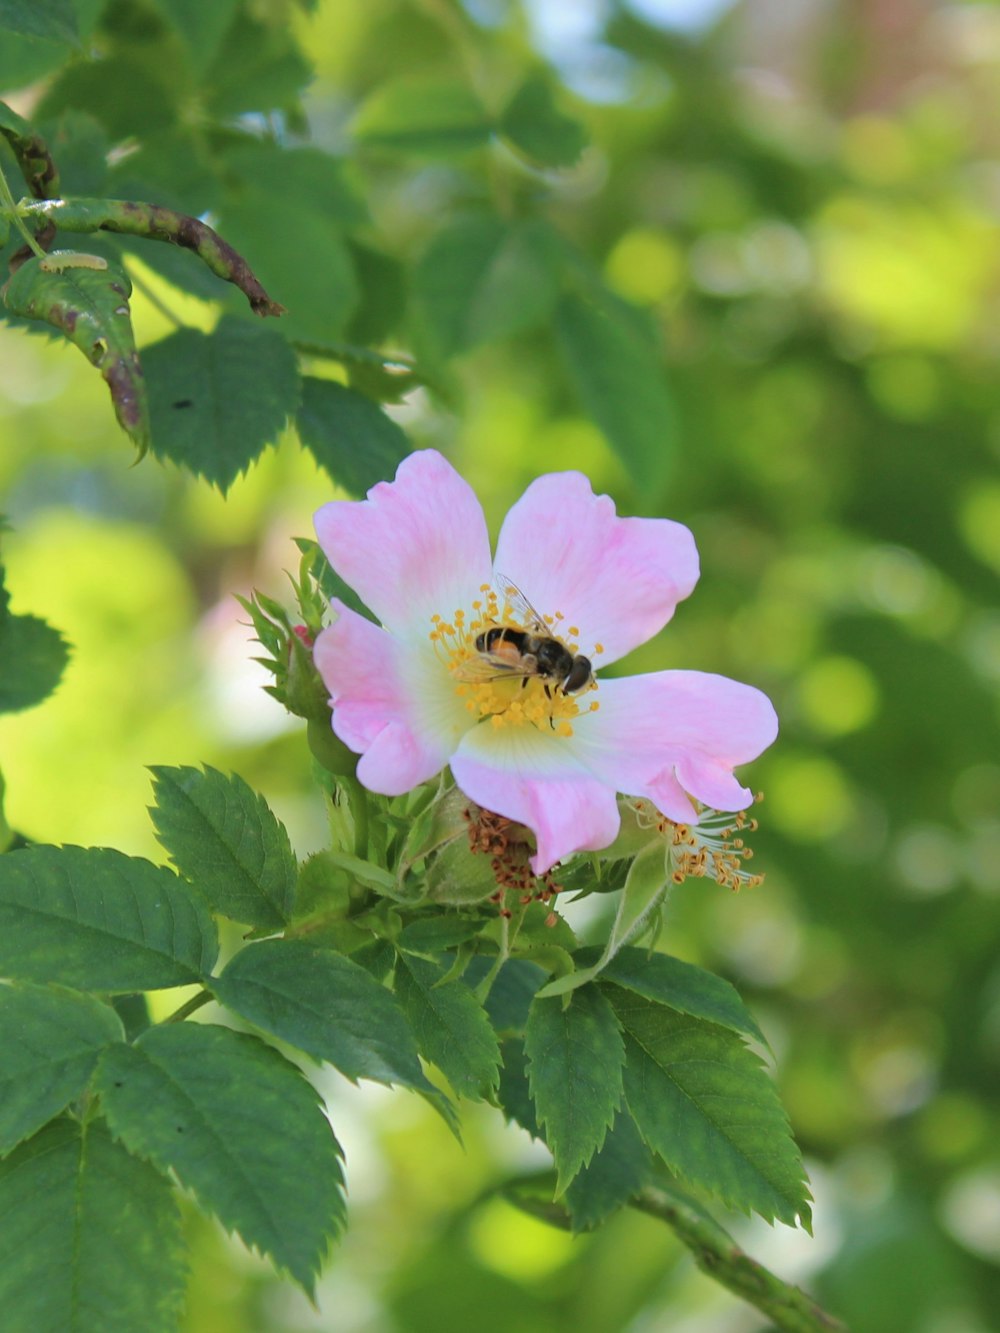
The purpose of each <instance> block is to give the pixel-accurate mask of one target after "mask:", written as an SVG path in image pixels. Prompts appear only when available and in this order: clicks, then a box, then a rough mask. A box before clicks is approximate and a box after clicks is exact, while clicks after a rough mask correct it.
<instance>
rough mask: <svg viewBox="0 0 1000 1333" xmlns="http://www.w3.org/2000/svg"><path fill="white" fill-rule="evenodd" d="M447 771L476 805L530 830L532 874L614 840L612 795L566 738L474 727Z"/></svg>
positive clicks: (515, 729) (529, 729) (615, 821)
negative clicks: (534, 848) (532, 837)
mask: <svg viewBox="0 0 1000 1333" xmlns="http://www.w3.org/2000/svg"><path fill="white" fill-rule="evenodd" d="M451 771H452V773H453V774H454V775H455V781H456V782H457V783H458V785H459V787H460V788H461V789H462V791H463V792H465V794H466V796H469V797H471V798H472V800H474V801H475V802H476V804H477V805H481V806H482V807H483V808H484V809H486V810H493V811H494V812H495V813H496V814H499V815H504V816H506V818H507V819H513V820H516V821H517V822H518V823H520V824H525V825H527V827H528V828H530V829H531V830H532V832H533V833H534V835H535V839H536V842H537V848H538V849H537V852H536V853H535V855H534V856H533V857H532V858H531V867H532V869H533V870H534V872H535V874H536V875H542V874H544V873H545V871H546V870H549V869H551V867H552V866H553V865H555V863H556V862H557V861H561V860H564V859H565V858H566V857H567V856H570V855H571V854H572V853H573V852H579V851H593V850H596V849H597V848H599V847H606V846H607V845H608V844H609V843H611V842H613V841H614V840H615V838H616V836H617V834H618V829H619V825H620V817H619V814H618V804H617V801H616V798H615V792H614V789H613V788H612V787H609V786H608V785H607V784H606V783H605V782H603V781H602V780H601V779H600V778H595V777H592V776H591V775H590V774H588V773H587V772H586V770H584V769H583V768H582V767H581V766H580V765H579V763H578V762H577V760H576V759H575V757H574V755H573V753H572V751H571V750H570V748H569V747H568V746H567V744H566V738H564V737H558V736H555V735H547V734H545V733H544V732H541V731H536V730H535V729H534V728H532V727H501V728H499V729H495V728H493V727H492V726H490V725H489V724H487V725H486V726H480V727H475V728H474V729H473V730H472V731H469V732H467V733H466V735H465V736H464V737H463V739H462V744H461V745H460V746H459V750H458V753H457V754H456V755H455V756H454V758H453V759H452V761H451Z"/></svg>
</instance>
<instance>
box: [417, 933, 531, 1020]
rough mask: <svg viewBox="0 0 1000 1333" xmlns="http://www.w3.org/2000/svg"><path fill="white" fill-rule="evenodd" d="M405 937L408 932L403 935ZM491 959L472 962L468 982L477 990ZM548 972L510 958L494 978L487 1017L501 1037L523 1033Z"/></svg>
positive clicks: (491, 961) (490, 965)
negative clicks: (534, 1000)
mask: <svg viewBox="0 0 1000 1333" xmlns="http://www.w3.org/2000/svg"><path fill="white" fill-rule="evenodd" d="M404 933H405V932H404ZM493 961H494V960H493V959H492V958H484V957H478V958H473V959H472V961H471V963H470V964H469V967H468V970H467V971H466V973H465V980H466V981H467V983H468V984H469V985H470V986H471V987H472V988H473V989H475V987H476V985H477V984H478V983H479V982H480V981H482V979H483V978H484V977H485V976H486V974H487V972H489V970H490V969H491V967H492V966H493ZM545 976H546V974H545V971H544V970H543V969H542V968H540V967H538V966H536V965H535V964H534V963H529V962H528V961H527V960H526V959H523V958H508V960H507V961H506V962H505V963H504V964H503V966H502V967H501V968H500V971H499V972H498V973H497V974H496V976H495V977H494V978H493V984H492V985H491V986H490V993H489V995H487V997H486V1002H485V1003H486V1013H487V1014H488V1016H489V1020H490V1022H491V1023H492V1024H493V1027H494V1030H495V1031H496V1032H497V1033H498V1034H499V1035H500V1036H502V1037H503V1036H508V1035H518V1036H520V1035H521V1034H523V1032H524V1028H525V1024H526V1023H527V1021H528V1014H529V1013H530V1012H531V1001H532V1000H533V999H534V998H535V995H536V993H537V992H538V989H539V987H540V986H541V985H542V984H543V982H544V981H545Z"/></svg>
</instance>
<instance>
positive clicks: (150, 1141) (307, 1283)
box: [95, 1023, 344, 1294]
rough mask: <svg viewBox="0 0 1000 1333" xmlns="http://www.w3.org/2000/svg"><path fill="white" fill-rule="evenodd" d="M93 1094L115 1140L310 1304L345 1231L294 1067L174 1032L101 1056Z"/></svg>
mask: <svg viewBox="0 0 1000 1333" xmlns="http://www.w3.org/2000/svg"><path fill="white" fill-rule="evenodd" d="M95 1086H96V1087H97V1089H98V1091H99V1092H100V1095H101V1101H102V1106H103V1108H104V1111H105V1113H106V1115H107V1117H108V1121H109V1123H110V1125H111V1129H112V1132H113V1133H114V1134H115V1136H116V1137H117V1138H120V1139H121V1140H122V1141H123V1142H124V1143H125V1145H126V1146H127V1147H128V1148H129V1149H130V1150H131V1151H132V1152H135V1153H138V1154H139V1155H140V1156H142V1157H148V1158H149V1159H150V1161H152V1162H153V1163H154V1164H155V1165H156V1166H158V1167H159V1168H160V1170H162V1171H167V1170H172V1171H173V1172H175V1174H176V1175H177V1178H178V1179H179V1180H180V1181H181V1183H182V1184H183V1185H186V1186H187V1187H188V1188H190V1189H192V1190H193V1191H194V1193H195V1194H196V1195H197V1196H198V1199H199V1201H200V1202H201V1204H202V1205H203V1207H205V1208H207V1209H208V1210H209V1211H210V1212H213V1213H214V1214H215V1215H216V1217H218V1219H219V1220H220V1222H222V1224H223V1226H225V1227H226V1228H227V1230H230V1231H236V1232H237V1233H238V1234H239V1235H240V1237H241V1238H242V1239H243V1240H244V1241H245V1242H246V1244H247V1245H249V1246H252V1247H254V1248H256V1249H258V1250H260V1251H261V1252H262V1253H263V1254H266V1255H267V1256H268V1257H269V1258H270V1259H272V1260H273V1261H274V1263H275V1264H276V1265H277V1266H278V1267H279V1268H284V1269H287V1271H288V1272H289V1273H290V1274H291V1275H292V1277H294V1278H295V1280H296V1281H297V1282H298V1283H299V1284H300V1285H301V1286H302V1287H303V1289H304V1290H305V1291H306V1292H307V1293H309V1294H311V1293H312V1290H313V1286H314V1283H315V1278H316V1274H317V1272H318V1271H319V1267H320V1264H321V1262H322V1259H323V1256H324V1254H325V1252H326V1249H327V1246H328V1244H329V1242H330V1241H331V1240H332V1238H333V1237H334V1236H336V1235H337V1234H339V1232H340V1231H341V1229H342V1227H343V1225H344V1198H343V1175H342V1173H341V1169H340V1157H341V1152H340V1147H339V1145H338V1143H337V1140H336V1139H335V1138H334V1136H333V1131H332V1130H331V1129H330V1125H329V1123H328V1121H327V1119H326V1117H325V1115H324V1114H323V1112H322V1109H321V1106H320V1102H319V1097H318V1094H317V1093H316V1090H315V1089H314V1088H313V1087H312V1086H311V1085H310V1084H309V1083H308V1082H307V1081H306V1080H305V1079H304V1078H303V1076H302V1074H301V1073H300V1072H299V1070H298V1069H296V1067H295V1066H294V1065H293V1064H290V1063H289V1062H288V1061H287V1060H286V1059H284V1057H283V1056H281V1055H279V1054H278V1052H277V1051H275V1050H274V1049H273V1048H271V1047H270V1046H265V1045H264V1043H263V1042H261V1041H258V1040H257V1038H256V1037H251V1036H247V1035H246V1034H244V1033H240V1032H233V1031H231V1030H230V1029H229V1028H223V1027H215V1026H213V1025H211V1024H206V1023H175V1024H171V1025H169V1026H166V1027H156V1028H151V1029H150V1030H149V1032H146V1033H144V1034H143V1036H141V1037H140V1038H139V1040H138V1041H137V1042H136V1044H135V1046H120V1047H113V1048H110V1049H109V1050H107V1051H106V1052H105V1054H104V1057H103V1058H102V1060H101V1063H100V1065H99V1066H98V1071H97V1078H96V1084H95Z"/></svg>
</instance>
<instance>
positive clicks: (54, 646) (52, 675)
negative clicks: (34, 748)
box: [0, 569, 69, 713]
mask: <svg viewBox="0 0 1000 1333" xmlns="http://www.w3.org/2000/svg"><path fill="white" fill-rule="evenodd" d="M2 577H3V571H2V569H0V581H2ZM0 586H2V583H0ZM68 661H69V644H67V642H66V640H65V639H64V638H63V637H62V635H61V634H60V633H59V631H58V630H56V629H53V628H52V626H51V625H49V624H47V623H46V622H45V621H44V620H39V619H38V617H37V616H12V615H10V614H9V613H6V612H4V611H3V610H0V713H17V712H19V711H20V710H21V709H22V708H31V707H33V706H34V705H35V704H37V703H41V701H42V700H43V699H45V698H47V697H48V696H49V695H50V694H51V693H52V692H53V690H54V689H55V688H56V686H57V685H58V684H59V681H60V679H61V678H62V673H63V671H64V670H65V669H66V663H67V662H68Z"/></svg>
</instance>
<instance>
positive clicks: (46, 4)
mask: <svg viewBox="0 0 1000 1333" xmlns="http://www.w3.org/2000/svg"><path fill="white" fill-rule="evenodd" d="M0 28H3V29H6V31H7V32H17V33H20V34H21V36H22V37H45V38H48V40H49V41H54V42H68V43H69V44H70V45H71V46H78V45H79V41H80V34H79V32H78V30H77V26H76V13H75V12H74V10H73V4H72V0H0Z"/></svg>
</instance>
